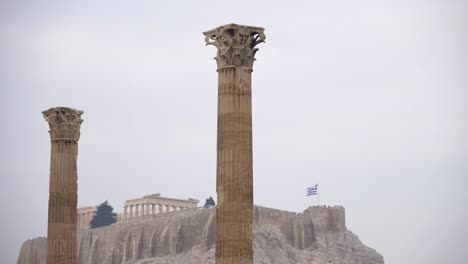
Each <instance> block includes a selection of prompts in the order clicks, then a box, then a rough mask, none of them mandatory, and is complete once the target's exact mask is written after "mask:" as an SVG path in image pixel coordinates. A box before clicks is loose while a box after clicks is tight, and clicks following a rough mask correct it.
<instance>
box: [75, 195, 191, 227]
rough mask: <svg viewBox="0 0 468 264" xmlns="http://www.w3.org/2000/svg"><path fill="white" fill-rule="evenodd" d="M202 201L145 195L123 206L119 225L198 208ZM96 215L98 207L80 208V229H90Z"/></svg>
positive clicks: (78, 220) (119, 216) (118, 221)
mask: <svg viewBox="0 0 468 264" xmlns="http://www.w3.org/2000/svg"><path fill="white" fill-rule="evenodd" d="M199 202H200V201H199V200H197V199H193V198H188V199H187V200H184V199H178V198H168V197H162V196H161V194H160V193H155V194H150V195H145V196H143V197H141V198H135V199H129V200H127V201H126V202H125V204H124V206H123V212H122V213H120V214H118V220H117V223H128V222H138V221H140V220H143V219H146V218H147V217H148V216H153V215H157V214H162V213H169V212H175V211H180V210H185V209H194V208H197V204H198V203H199ZM95 214H96V207H92V206H84V207H79V208H78V218H77V222H78V228H80V229H88V228H89V223H90V222H91V219H93V217H94V215H95Z"/></svg>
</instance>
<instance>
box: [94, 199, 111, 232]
mask: <svg viewBox="0 0 468 264" xmlns="http://www.w3.org/2000/svg"><path fill="white" fill-rule="evenodd" d="M115 222H117V214H116V213H114V208H112V206H110V205H109V202H107V200H106V201H105V202H103V203H102V204H100V205H98V206H96V214H95V215H94V217H93V219H91V222H90V223H89V227H90V228H98V227H103V226H108V225H111V224H113V223H115Z"/></svg>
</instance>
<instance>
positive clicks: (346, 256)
mask: <svg viewBox="0 0 468 264" xmlns="http://www.w3.org/2000/svg"><path fill="white" fill-rule="evenodd" d="M214 211H215V210H213V209H189V210H183V211H176V212H171V213H164V214H159V215H154V216H150V217H148V218H147V219H146V220H144V221H142V222H140V223H128V224H114V225H112V226H108V227H103V228H98V229H94V230H83V231H80V232H79V235H78V263H79V264H98V263H99V264H101V263H102V264H106V263H107V264H110V263H119V264H201V263H203V264H205V263H206V264H214V263H215V258H214V245H215V243H214V242H215V233H214V232H215V226H214V225H215V221H214ZM46 248H47V241H46V239H35V240H28V241H26V242H25V243H24V244H23V246H22V248H21V252H20V254H19V257H18V262H17V263H18V264H45V263H46V256H45V255H46ZM254 263H255V264H302V263H312V264H328V263H334V264H383V263H384V260H383V257H382V256H381V255H380V254H378V253H377V252H376V251H375V250H373V249H371V248H369V247H367V246H365V245H364V244H362V243H361V242H360V241H359V238H358V237H357V236H356V235H354V234H353V233H352V232H351V231H349V230H347V228H346V226H345V211H344V208H343V207H327V208H323V207H321V208H309V209H307V210H305V211H304V213H297V214H296V213H292V212H285V211H280V210H275V209H270V208H265V207H259V206H256V207H255V209H254Z"/></svg>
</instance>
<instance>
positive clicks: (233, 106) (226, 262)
mask: <svg viewBox="0 0 468 264" xmlns="http://www.w3.org/2000/svg"><path fill="white" fill-rule="evenodd" d="M203 34H204V35H205V42H206V44H207V45H214V46H215V47H217V49H218V50H217V55H216V57H215V60H216V62H217V66H218V69H217V71H218V140H217V173H216V174H217V175H216V192H217V195H218V204H217V206H216V264H252V263H253V248H252V245H253V244H252V240H253V232H252V224H253V212H252V211H253V186H252V182H253V178H252V177H253V169H252V99H251V74H252V71H253V69H252V68H253V63H254V61H255V53H256V52H257V50H258V49H257V48H255V46H256V45H257V44H259V43H261V42H264V40H265V35H264V29H263V28H260V27H250V26H242V25H236V24H229V25H225V26H221V27H218V28H215V29H213V30H210V31H207V32H204V33H203Z"/></svg>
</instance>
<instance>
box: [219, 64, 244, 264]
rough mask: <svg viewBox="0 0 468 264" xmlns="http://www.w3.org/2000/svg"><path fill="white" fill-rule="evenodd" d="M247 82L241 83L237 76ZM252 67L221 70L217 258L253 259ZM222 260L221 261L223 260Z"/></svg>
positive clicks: (230, 260)
mask: <svg viewBox="0 0 468 264" xmlns="http://www.w3.org/2000/svg"><path fill="white" fill-rule="evenodd" d="M239 74H240V75H243V78H244V81H245V83H244V84H243V86H240V85H239V83H238V82H237V80H238V78H239V77H238V76H237V75H239ZM250 80H251V70H249V69H242V68H235V67H228V68H223V69H219V70H218V140H217V141H218V143H217V145H218V147H217V149H218V150H217V153H218V154H217V177H216V192H217V194H218V205H217V207H216V260H217V262H216V263H218V264H224V263H233V264H234V263H236V264H237V263H251V262H249V260H250V259H252V256H253V251H252V210H253V186H252V174H253V173H252V103H251V102H252V101H251V85H250V83H251V81H250ZM221 259H222V261H221Z"/></svg>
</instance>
